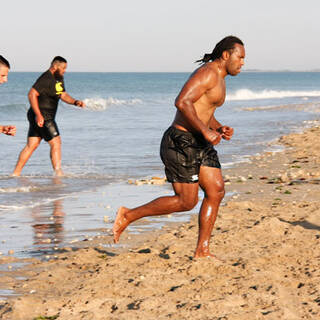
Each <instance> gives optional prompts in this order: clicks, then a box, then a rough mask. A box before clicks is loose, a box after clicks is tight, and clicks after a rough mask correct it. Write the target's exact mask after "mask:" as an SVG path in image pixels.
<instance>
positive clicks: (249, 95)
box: [226, 89, 320, 101]
mask: <svg viewBox="0 0 320 320" xmlns="http://www.w3.org/2000/svg"><path fill="white" fill-rule="evenodd" d="M291 97H303V98H307V97H320V91H290V90H280V91H277V90H262V91H252V90H249V89H240V90H237V91H236V92H235V93H232V94H229V95H227V99H226V100H228V101H234V100H258V99H281V98H291Z"/></svg>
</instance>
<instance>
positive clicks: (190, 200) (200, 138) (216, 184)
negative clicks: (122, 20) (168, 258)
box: [113, 36, 245, 258]
mask: <svg viewBox="0 0 320 320" xmlns="http://www.w3.org/2000/svg"><path fill="white" fill-rule="evenodd" d="M244 58H245V49H244V45H243V43H242V41H241V40H240V39H238V38H236V37H233V36H229V37H226V38H224V39H222V40H221V41H220V42H219V43H218V44H217V45H216V46H215V48H214V50H213V51H212V53H211V54H205V55H204V57H203V59H201V60H198V61H197V62H200V63H202V64H203V65H202V66H200V67H199V68H198V69H197V70H195V72H194V73H193V74H191V76H190V78H189V79H188V80H187V82H186V83H185V85H184V86H183V88H182V90H181V92H180V93H179V95H178V97H177V98H176V101H175V106H176V107H177V113H176V116H175V119H174V121H173V123H172V125H171V127H169V129H167V131H166V132H165V133H164V136H163V138H162V142H161V148H160V155H161V159H162V161H163V163H164V165H165V171H166V176H167V179H168V181H169V182H171V183H172V186H173V190H174V193H175V195H173V196H165V197H160V198H157V199H155V200H153V201H151V202H149V203H147V204H144V205H142V206H140V207H137V208H134V209H128V208H126V207H120V208H119V210H118V212H117V216H116V220H115V222H114V226H113V235H114V242H115V243H117V242H118V241H119V237H120V235H121V233H122V232H123V231H124V230H125V228H126V227H127V226H128V225H129V224H130V223H131V222H133V221H136V220H138V219H140V218H143V217H148V216H155V215H164V214H170V213H173V212H179V211H188V210H191V209H192V208H194V207H195V205H196V204H197V203H198V189H199V186H200V187H201V188H202V190H203V191H204V200H203V202H202V206H201V209H200V214H199V236H198V243H197V247H196V250H195V254H194V256H195V258H199V257H211V256H213V255H212V254H211V253H210V250H209V243H210V236H211V232H212V229H213V226H214V223H215V220H216V217H217V213H218V209H219V205H220V202H221V200H222V199H223V197H224V193H225V191H224V181H223V178H222V174H221V166H220V163H219V159H218V156H217V152H216V150H215V149H214V147H213V145H217V144H218V143H219V142H220V140H221V138H223V139H226V140H230V139H231V137H232V135H233V129H232V128H231V127H228V126H223V125H221V124H220V123H219V121H218V120H216V118H215V116H214V112H215V110H216V108H217V107H219V106H221V105H222V104H223V103H224V101H225V96H226V84H225V77H226V76H227V75H231V76H236V75H237V74H238V73H240V71H241V67H242V66H243V65H244Z"/></svg>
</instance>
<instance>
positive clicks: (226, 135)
mask: <svg viewBox="0 0 320 320" xmlns="http://www.w3.org/2000/svg"><path fill="white" fill-rule="evenodd" d="M217 131H218V132H219V133H220V134H221V137H222V138H223V139H225V140H230V139H231V137H232V136H233V128H231V127H228V126H222V127H220V128H218V129H217Z"/></svg>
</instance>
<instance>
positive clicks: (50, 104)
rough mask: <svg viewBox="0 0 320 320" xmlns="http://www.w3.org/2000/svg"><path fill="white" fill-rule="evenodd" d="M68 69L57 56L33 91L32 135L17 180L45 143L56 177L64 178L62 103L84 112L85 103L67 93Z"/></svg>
mask: <svg viewBox="0 0 320 320" xmlns="http://www.w3.org/2000/svg"><path fill="white" fill-rule="evenodd" d="M66 69H67V60H66V59H64V58H62V57H60V56H57V57H55V58H54V59H53V60H52V62H51V66H50V69H49V70H48V71H46V72H45V73H43V74H42V75H41V76H40V77H39V78H38V79H37V81H36V82H35V84H34V85H33V86H32V88H31V89H30V91H29V94H28V98H29V101H30V105H31V107H30V109H29V110H28V120H29V132H28V140H27V145H26V146H25V147H24V149H23V150H22V151H21V153H20V155H19V159H18V162H17V165H16V167H15V169H14V172H13V176H20V174H21V171H22V169H23V167H24V165H25V164H26V162H27V161H28V160H29V158H30V157H31V155H32V153H33V152H34V151H35V150H36V149H37V147H38V146H39V144H40V142H41V140H42V139H44V140H45V141H47V142H48V143H49V145H50V148H51V150H50V157H51V162H52V167H53V170H54V171H55V173H56V175H58V176H61V175H63V173H62V170H61V139H60V134H59V130H58V126H57V124H56V122H55V116H56V112H57V108H58V103H59V100H60V99H61V100H62V101H64V102H66V103H68V104H73V105H75V106H78V107H81V108H83V107H84V106H85V105H84V102H83V101H80V100H76V99H74V98H72V97H71V96H69V94H68V93H67V92H66V91H65V86H64V81H63V75H64V73H65V71H66Z"/></svg>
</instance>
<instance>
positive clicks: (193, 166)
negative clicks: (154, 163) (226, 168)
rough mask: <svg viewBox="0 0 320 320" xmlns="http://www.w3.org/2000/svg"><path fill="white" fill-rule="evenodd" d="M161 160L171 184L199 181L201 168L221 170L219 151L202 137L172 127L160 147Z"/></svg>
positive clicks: (165, 134) (164, 136)
mask: <svg viewBox="0 0 320 320" xmlns="http://www.w3.org/2000/svg"><path fill="white" fill-rule="evenodd" d="M160 156H161V160H162V162H163V163H164V165H165V172H166V176H167V180H168V181H169V182H171V183H172V182H185V183H195V182H198V181H199V172H200V167H201V166H206V167H212V168H219V169H220V168H221V165H220V162H219V158H218V155H217V151H216V150H215V149H214V148H213V146H212V145H211V144H210V143H209V142H208V141H206V140H205V139H204V138H203V137H202V136H200V135H199V136H196V135H194V134H192V133H191V132H186V131H182V130H179V129H177V128H175V127H170V128H168V129H167V131H166V132H165V133H164V135H163V138H162V141H161V146H160Z"/></svg>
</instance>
